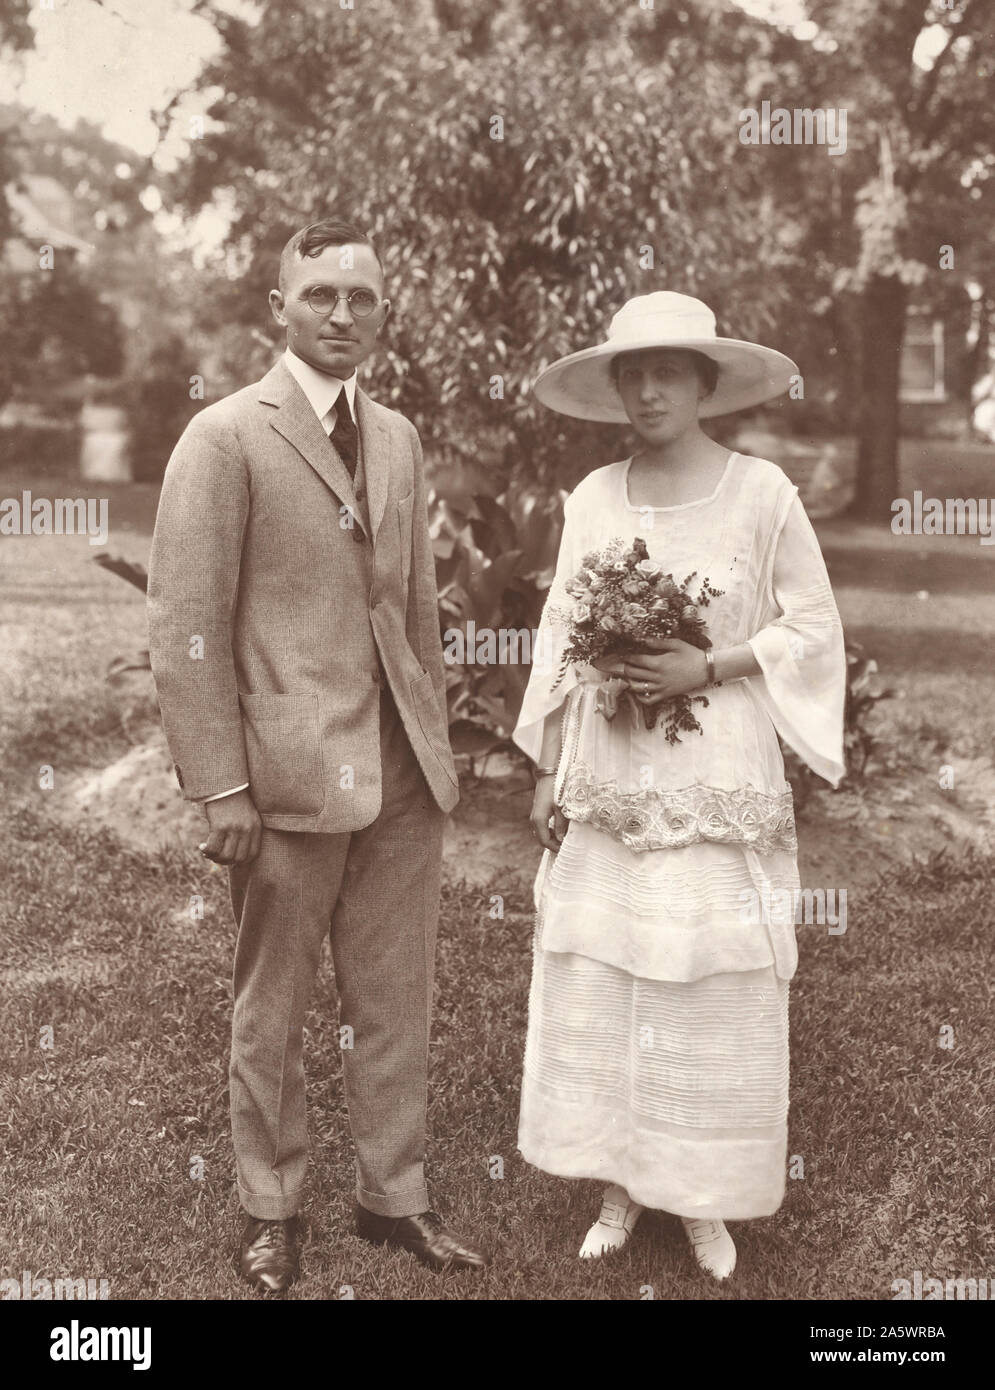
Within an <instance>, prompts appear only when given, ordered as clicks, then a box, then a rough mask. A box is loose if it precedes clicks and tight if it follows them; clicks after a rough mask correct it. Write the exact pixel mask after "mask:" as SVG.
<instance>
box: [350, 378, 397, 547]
mask: <svg viewBox="0 0 995 1390" xmlns="http://www.w3.org/2000/svg"><path fill="white" fill-rule="evenodd" d="M356 426H357V428H358V430H359V437H360V440H361V441H362V446H361V447H362V450H363V468H364V471H365V473H366V493H367V497H368V499H369V509H370V530H371V532H372V535H373V537H374V539H375V538H376V534H377V531H378V530H379V529H380V523H381V521H382V520H383V514H384V508H385V507H386V505H387V488H388V484H389V482H390V449H389V447H388V441H387V426H386V425H385V424H383V422H382V421H381V419H380V414H379V411H377V410H375V409H374V405H373V402H372V401H371V400H370V398H369V396H368V395H367V394H366V392H365V391H363V390H362V389H360V388H357V390H356Z"/></svg>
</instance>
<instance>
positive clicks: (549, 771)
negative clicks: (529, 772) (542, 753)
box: [535, 767, 560, 782]
mask: <svg viewBox="0 0 995 1390" xmlns="http://www.w3.org/2000/svg"><path fill="white" fill-rule="evenodd" d="M559 770H560V769H559V768H558V767H537V768H536V769H535V775H536V781H537V782H538V780H539V778H540V777H555V776H556V774H557V773H558V772H559Z"/></svg>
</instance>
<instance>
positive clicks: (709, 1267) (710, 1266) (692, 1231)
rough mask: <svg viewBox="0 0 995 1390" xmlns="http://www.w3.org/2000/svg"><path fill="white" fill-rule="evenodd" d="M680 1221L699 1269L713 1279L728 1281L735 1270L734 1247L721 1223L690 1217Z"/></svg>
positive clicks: (730, 1237) (683, 1217) (684, 1217)
mask: <svg viewBox="0 0 995 1390" xmlns="http://www.w3.org/2000/svg"><path fill="white" fill-rule="evenodd" d="M681 1221H682V1223H683V1225H684V1229H685V1231H686V1232H687V1238H688V1240H689V1241H690V1242H691V1249H692V1250H693V1251H694V1257H695V1259H696V1260H697V1261H698V1263H699V1265H700V1266H701V1268H702V1269H703V1270H705V1272H706V1273H707V1274H711V1275H712V1276H713V1278H715V1279H728V1278H729V1275H730V1274H731V1273H732V1272H733V1270H734V1269H735V1268H736V1247H735V1245H734V1244H733V1242H732V1236H731V1235H730V1234H729V1232H728V1231H727V1230H726V1228H725V1226H724V1225H723V1223H722V1222H721V1221H705V1220H701V1219H700V1218H698V1217H692V1216H682V1217H681Z"/></svg>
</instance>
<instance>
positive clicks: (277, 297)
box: [269, 290, 287, 328]
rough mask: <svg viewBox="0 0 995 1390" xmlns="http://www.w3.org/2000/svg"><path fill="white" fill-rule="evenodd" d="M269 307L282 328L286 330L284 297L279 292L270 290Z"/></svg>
mask: <svg viewBox="0 0 995 1390" xmlns="http://www.w3.org/2000/svg"><path fill="white" fill-rule="evenodd" d="M269 307H270V309H271V310H272V311H273V317H274V318H275V319H276V321H277V323H278V324H279V325H280V327H281V328H286V326H287V316H286V314H285V313H284V312H283V295H282V294H281V293H280V291H279V290H270V292H269Z"/></svg>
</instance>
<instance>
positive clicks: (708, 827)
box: [560, 763, 798, 854]
mask: <svg viewBox="0 0 995 1390" xmlns="http://www.w3.org/2000/svg"><path fill="white" fill-rule="evenodd" d="M560 806H561V808H562V810H563V813H564V815H565V816H566V817H567V819H568V820H576V821H590V823H591V824H592V825H594V826H596V827H597V828H598V829H599V830H604V831H606V832H607V833H608V834H609V835H612V836H613V837H614V838H615V839H616V840H620V841H621V842H622V844H623V845H627V846H628V848H629V849H632V850H650V849H679V848H682V847H683V846H684V845H691V844H695V843H696V842H698V841H706V840H712V841H717V842H719V843H722V844H743V845H752V846H753V847H754V848H755V849H756V850H758V851H759V852H760V853H761V854H772V853H773V852H774V851H775V850H789V851H791V852H792V853H795V852H797V849H798V839H797V836H796V834H795V814H794V804H793V801H792V796H791V789H790V788H789V789H788V790H787V791H784V792H780V793H777V794H776V795H771V794H770V793H767V792H761V791H757V789H756V788H755V787H751V786H746V787H738V788H737V789H736V790H735V791H724V790H722V788H720V787H704V786H692V787H681V788H679V789H678V790H676V791H661V790H658V789H657V788H653V787H649V788H647V789H646V790H644V791H638V792H623V791H620V790H619V786H618V783H617V782H615V781H614V780H612V781H610V782H599V781H597V780H596V779H595V776H594V773H593V772H592V771H591V769H590V768H589V767H587V766H585V764H584V763H575V764H574V765H573V766H572V767H571V768H570V769H569V771H568V772H567V775H566V778H565V780H564V784H563V794H562V797H561V800H560Z"/></svg>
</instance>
